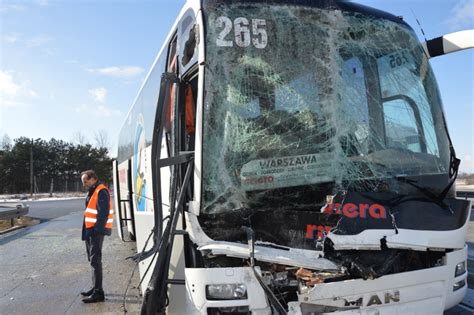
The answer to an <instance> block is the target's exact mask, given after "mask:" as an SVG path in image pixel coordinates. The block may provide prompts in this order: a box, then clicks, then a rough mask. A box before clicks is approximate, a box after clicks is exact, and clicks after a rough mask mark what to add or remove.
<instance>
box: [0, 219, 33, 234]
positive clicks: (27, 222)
mask: <svg viewBox="0 0 474 315" xmlns="http://www.w3.org/2000/svg"><path fill="white" fill-rule="evenodd" d="M38 223H40V221H39V220H37V219H32V218H30V217H19V218H15V219H13V225H12V222H11V220H10V219H8V220H0V232H3V231H6V230H8V229H11V228H13V227H25V226H32V225H35V224H38Z"/></svg>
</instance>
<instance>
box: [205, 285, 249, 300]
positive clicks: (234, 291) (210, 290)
mask: <svg viewBox="0 0 474 315" xmlns="http://www.w3.org/2000/svg"><path fill="white" fill-rule="evenodd" d="M206 298H207V299H208V300H245V299H246V298H247V287H246V286H245V284H242V283H233V284H209V285H207V286H206Z"/></svg>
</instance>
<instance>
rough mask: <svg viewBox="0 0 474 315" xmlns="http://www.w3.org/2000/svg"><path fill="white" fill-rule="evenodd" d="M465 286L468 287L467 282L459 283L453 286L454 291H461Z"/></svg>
mask: <svg viewBox="0 0 474 315" xmlns="http://www.w3.org/2000/svg"><path fill="white" fill-rule="evenodd" d="M465 285H466V281H465V280H461V281H458V282H456V283H455V284H454V285H453V291H457V290H459V289H461V288H462V287H464V286H465Z"/></svg>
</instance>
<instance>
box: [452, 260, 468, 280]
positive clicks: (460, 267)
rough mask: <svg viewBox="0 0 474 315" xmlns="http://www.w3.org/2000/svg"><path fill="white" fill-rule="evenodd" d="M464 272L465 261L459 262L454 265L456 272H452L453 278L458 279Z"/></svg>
mask: <svg viewBox="0 0 474 315" xmlns="http://www.w3.org/2000/svg"><path fill="white" fill-rule="evenodd" d="M465 272H466V261H463V262H460V263H459V264H457V265H456V270H455V271H454V276H455V277H459V276H460V275H463V274H464V273H465Z"/></svg>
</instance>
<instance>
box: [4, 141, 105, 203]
mask: <svg viewBox="0 0 474 315" xmlns="http://www.w3.org/2000/svg"><path fill="white" fill-rule="evenodd" d="M31 160H32V161H33V163H32V164H33V181H31V174H30V170H31ZM88 169H93V170H95V171H96V173H97V175H98V176H99V178H100V179H101V180H102V181H103V182H105V183H106V184H110V183H111V181H112V179H111V176H112V159H111V158H109V157H108V149H107V148H101V147H99V148H97V147H93V146H92V145H90V144H72V143H69V142H64V141H62V140H56V139H54V138H52V139H51V140H49V141H45V140H43V139H35V140H32V139H29V138H25V137H21V138H18V139H15V140H13V143H11V142H10V141H9V139H8V141H5V139H3V141H2V143H0V193H3V194H18V193H29V192H30V190H31V187H32V186H33V192H37V193H41V192H50V191H53V192H66V191H80V190H82V185H81V181H80V173H81V172H82V171H84V170H88ZM31 183H33V185H32V184H31Z"/></svg>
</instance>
